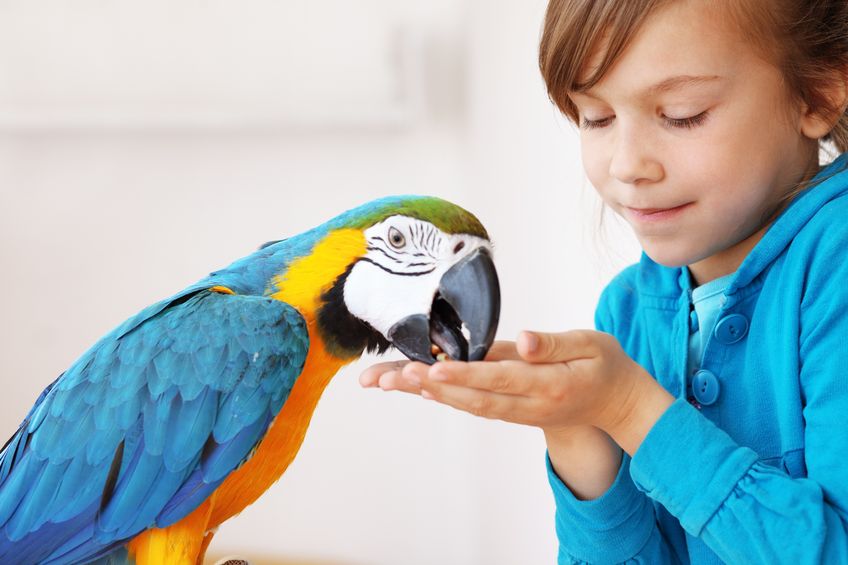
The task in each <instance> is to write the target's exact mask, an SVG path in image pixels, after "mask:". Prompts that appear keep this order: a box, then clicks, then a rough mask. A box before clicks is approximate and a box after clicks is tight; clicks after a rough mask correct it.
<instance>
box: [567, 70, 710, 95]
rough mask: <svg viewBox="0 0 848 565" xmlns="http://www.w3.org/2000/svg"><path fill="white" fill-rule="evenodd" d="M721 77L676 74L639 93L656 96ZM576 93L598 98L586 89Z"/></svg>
mask: <svg viewBox="0 0 848 565" xmlns="http://www.w3.org/2000/svg"><path fill="white" fill-rule="evenodd" d="M721 78H722V77H720V76H718V75H700V76H693V75H677V76H673V77H668V78H667V79H663V80H661V81H660V82H658V83H656V84H654V85H652V86H649V87H648V88H646V89H645V90H644V91H642V93H641V94H640V95H639V96H641V97H649V96H656V95H657V94H662V93H664V92H668V91H670V90H675V89H677V88H682V87H685V86H696V85H700V84H706V83H711V82H715V81H717V80H721ZM577 94H582V95H584V96H588V97H589V98H595V99H598V100H599V99H600V98H599V97H598V96H596V95H594V94H592V93H591V92H589V91H588V90H581V91H577Z"/></svg>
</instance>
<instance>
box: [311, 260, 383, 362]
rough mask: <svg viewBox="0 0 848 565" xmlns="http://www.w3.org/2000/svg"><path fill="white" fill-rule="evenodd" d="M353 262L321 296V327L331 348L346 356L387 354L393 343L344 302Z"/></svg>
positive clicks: (319, 328)
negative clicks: (352, 311) (346, 281)
mask: <svg viewBox="0 0 848 565" xmlns="http://www.w3.org/2000/svg"><path fill="white" fill-rule="evenodd" d="M351 269H353V265H351V266H350V267H348V268H347V270H346V271H345V272H344V273H342V274H341V275H339V277H338V278H337V279H336V280H335V282H334V283H333V286H332V287H330V290H328V291H327V292H325V293H324V294H323V295H322V296H321V301H322V302H323V305H322V306H321V307H320V308H319V309H318V315H317V321H318V330H319V331H320V332H321V337H322V338H323V339H324V346H325V347H326V348H327V350H328V351H329V352H330V353H331V354H333V355H335V356H336V357H339V358H342V359H350V358H352V357H359V356H360V355H362V353H363V352H368V353H374V352H376V353H380V354H382V353H385V352H386V351H388V349H389V348H390V347H391V346H392V344H391V343H390V342H389V341H388V340H387V339H386V338H385V337H383V334H381V333H380V332H378V331H377V330H375V329H374V328H373V327H371V325H370V324H367V323H365V322H363V321H362V320H360V319H359V318H357V317H356V316H354V315H353V314H351V313H350V311H349V310H348V309H347V306H345V303H344V283H345V280H347V277H348V275H349V274H350V271H351Z"/></svg>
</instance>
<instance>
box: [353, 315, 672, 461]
mask: <svg viewBox="0 0 848 565" xmlns="http://www.w3.org/2000/svg"><path fill="white" fill-rule="evenodd" d="M516 354H517V355H516ZM360 382H362V383H363V386H368V385H370V386H374V385H378V386H380V387H381V388H384V390H394V389H397V390H403V391H406V392H418V391H420V394H421V396H423V397H424V398H430V399H434V400H437V401H439V402H441V403H443V404H447V405H449V406H453V407H454V408H457V409H460V410H464V411H466V412H469V413H471V414H474V415H476V416H482V417H485V418H498V419H501V420H505V421H508V422H515V423H520V424H527V425H532V426H538V427H540V428H542V429H543V430H545V433H546V434H559V433H567V430H571V429H574V426H581V425H591V426H596V427H598V428H600V429H602V430H604V431H605V432H607V433H608V434H609V435H610V436H612V438H613V439H614V440H615V441H616V443H618V444H619V445H620V446H621V447H622V448H624V449H625V450H626V451H628V452H630V453H633V452H635V450H636V448H638V446H639V444H641V441H642V439H644V436H645V435H646V434H647V432H648V430H650V427H651V426H653V424H654V422H655V421H656V420H657V418H659V416H660V415H661V414H662V412H664V411H665V409H666V408H667V407H668V406H669V405H670V404H671V403H672V402H673V400H674V399H673V397H672V396H671V395H670V394H668V393H667V392H666V391H665V390H664V389H663V388H662V387H661V386H660V385H659V384H658V383H657V382H656V381H655V380H654V379H653V378H652V377H651V376H650V375H649V374H648V373H647V372H646V371H645V370H644V369H643V368H642V367H640V366H639V365H638V364H637V363H636V362H635V361H633V360H632V359H630V358H629V357H628V356H627V355H626V354H625V353H624V351H623V350H622V349H621V346H620V345H619V344H618V341H617V340H616V339H615V338H614V337H613V336H611V335H609V334H605V333H602V332H595V331H589V330H575V331H569V332H564V333H558V334H545V333H531V332H522V334H521V335H520V336H519V339H518V342H517V344H515V345H514V346H513V345H512V344H510V343H509V342H498V346H497V348H495V347H493V351H492V354H491V355H490V356H487V360H486V361H478V362H470V363H465V362H456V361H447V362H442V363H436V364H434V365H432V366H428V365H425V364H423V363H417V362H402V363H390V364H386V363H383V364H380V365H376V366H374V367H372V368H370V369H368V370H366V371H365V373H363V375H362V376H361V377H360Z"/></svg>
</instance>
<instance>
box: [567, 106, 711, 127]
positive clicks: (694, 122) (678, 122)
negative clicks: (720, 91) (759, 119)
mask: <svg viewBox="0 0 848 565" xmlns="http://www.w3.org/2000/svg"><path fill="white" fill-rule="evenodd" d="M708 115H709V111H708V110H704V111H703V112H701V113H699V114H695V115H693V116H688V117H684V118H673V117H671V116H662V119H663V121H664V122H665V124H666V125H667V126H669V127H673V128H684V129H691V128H694V127H697V126H700V125H701V124H703V123H704V122H705V121H706V119H707V116H708ZM614 118H615V116H608V117H606V118H601V119H597V120H590V119H589V118H586V117H584V118H583V119H582V120H581V122H580V127H581V128H583V129H596V128H603V127H606V126H608V125H610V124H611V123H612V121H613V119H614Z"/></svg>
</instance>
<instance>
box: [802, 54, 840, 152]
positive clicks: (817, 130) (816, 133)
mask: <svg viewBox="0 0 848 565" xmlns="http://www.w3.org/2000/svg"><path fill="white" fill-rule="evenodd" d="M819 92H820V93H821V94H822V95H823V96H824V98H825V99H826V100H827V102H828V103H827V106H826V107H824V108H810V107H809V106H808V105H807V103H806V102H805V103H803V104H802V105H801V133H802V134H804V136H805V137H808V138H810V139H821V138H822V137H824V136H826V135H827V134H828V133H830V130H832V129H833V127H834V126H835V125H836V123H837V122H838V121H839V119H840V118H841V117H842V115H843V114H844V113H845V109H846V107H848V69H843V70H842V71H841V72H837V73H834V76H833V78H832V80H830V81H828V83H827V84H826V85H825V86H823V87H822V88H821V89H820V91H819Z"/></svg>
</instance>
